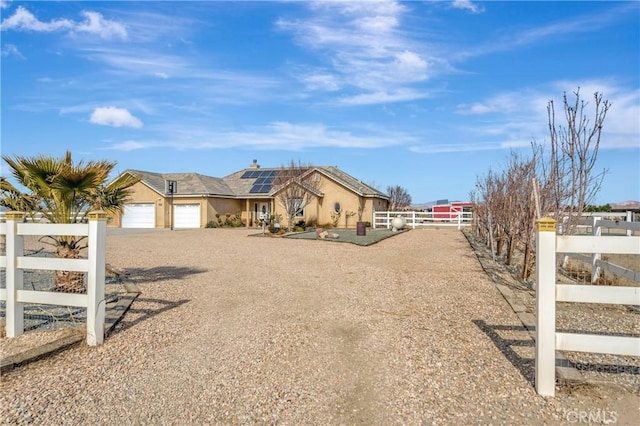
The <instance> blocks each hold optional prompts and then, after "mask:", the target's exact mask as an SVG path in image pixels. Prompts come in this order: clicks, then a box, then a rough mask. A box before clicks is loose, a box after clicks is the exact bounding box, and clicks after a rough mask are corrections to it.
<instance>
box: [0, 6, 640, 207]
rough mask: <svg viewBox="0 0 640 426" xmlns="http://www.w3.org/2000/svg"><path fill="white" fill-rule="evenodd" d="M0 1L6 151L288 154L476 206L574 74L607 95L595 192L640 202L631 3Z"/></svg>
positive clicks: (164, 159)
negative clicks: (484, 182) (482, 184)
mask: <svg viewBox="0 0 640 426" xmlns="http://www.w3.org/2000/svg"><path fill="white" fill-rule="evenodd" d="M0 5H1V9H0V13H1V14H2V15H1V24H0V25H1V33H0V35H1V37H2V43H1V45H2V56H1V61H2V67H1V73H2V74H1V81H2V93H1V97H2V110H1V119H2V121H1V127H2V134H1V136H2V145H1V151H2V154H8V155H24V156H32V155H36V154H50V155H62V154H63V153H64V152H65V151H66V150H71V151H72V153H73V155H74V157H75V158H76V159H77V160H80V159H83V160H101V159H109V160H115V161H117V162H118V166H117V170H118V171H119V172H121V171H124V170H126V169H129V168H133V169H141V170H147V171H153V172H198V173H202V174H207V175H210V176H216V177H222V176H225V175H227V174H229V173H232V172H235V171H237V170H240V169H242V168H244V167H247V166H248V165H249V164H250V163H251V162H252V160H253V159H257V160H258V163H259V164H260V165H262V166H263V167H277V166H281V165H284V164H287V163H289V162H290V161H291V160H295V161H301V162H303V163H310V164H314V165H333V166H338V167H339V168H340V169H342V170H344V171H346V172H347V173H350V174H351V175H353V176H355V177H357V178H359V179H361V180H362V181H364V182H367V183H369V184H373V185H374V186H376V187H378V188H379V189H381V190H382V191H386V188H387V186H390V185H394V186H395V185H400V186H403V187H405V188H406V189H407V190H408V191H409V193H410V194H411V196H412V198H413V201H414V203H422V202H427V201H433V200H436V199H443V198H448V199H450V200H465V199H468V196H469V191H470V190H472V189H473V188H474V187H475V183H476V179H477V177H478V176H483V175H485V174H486V173H487V172H488V170H489V169H490V168H492V169H494V170H500V169H501V168H502V166H503V164H505V163H506V160H507V157H508V155H509V152H510V150H512V149H513V150H516V151H518V152H520V153H522V154H528V153H529V152H530V142H531V141H532V140H536V141H538V142H540V143H546V142H547V141H548V139H549V137H548V133H549V131H548V127H547V126H548V124H547V111H546V106H547V102H548V101H549V100H551V99H553V100H554V101H555V102H556V104H558V103H560V102H561V99H562V94H563V92H565V91H566V92H568V93H571V92H573V91H575V90H577V89H578V87H579V88H580V92H581V95H582V97H583V98H584V99H586V100H589V101H591V100H592V97H593V93H594V92H596V91H599V92H601V93H603V94H604V97H605V99H608V100H609V101H610V102H611V103H612V107H611V109H610V110H609V113H608V116H607V119H606V121H605V129H604V134H603V140H602V142H601V148H600V152H599V157H598V163H597V165H596V168H598V169H608V170H609V173H608V175H607V177H606V178H605V181H604V185H603V190H602V191H601V193H600V195H599V196H598V198H597V200H596V201H597V202H598V203H606V202H620V201H626V200H640V120H639V117H640V3H639V2H573V1H571V2H551V1H549V2H471V1H446V2H445V1H411V2H394V1H385V2H376V3H372V2H335V1H334V2H329V3H326V2H295V1H283V2H267V1H263V2H211V1H210V2H170V1H165V2H160V1H156V2H151V1H147V2H124V1H123V2H90V1H83V2H67V1H60V2H35V1H28V2H21V1H6V0H0ZM590 105H591V106H592V105H593V102H591V103H590ZM0 172H2V174H3V175H7V170H6V166H5V165H4V164H3V165H2V169H1V170H0Z"/></svg>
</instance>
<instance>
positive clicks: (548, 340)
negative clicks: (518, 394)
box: [535, 218, 640, 396]
mask: <svg viewBox="0 0 640 426" xmlns="http://www.w3.org/2000/svg"><path fill="white" fill-rule="evenodd" d="M556 253H617V254H640V237H638V236H600V235H597V236H579V235H571V236H568V235H556V221H555V220H553V219H550V218H544V219H541V220H540V221H539V222H538V231H537V234H536V254H537V261H536V363H535V386H536V391H537V392H538V393H539V394H540V395H545V396H554V395H555V381H556V379H555V366H556V350H563V351H579V352H594V353H605V354H614V355H628V356H638V357H640V338H638V337H628V336H607V335H593V334H579V333H559V332H556V302H573V303H607V304H623V305H640V288H639V287H616V286H592V285H574V284H558V283H557V282H556V269H557V267H556V265H557V264H556Z"/></svg>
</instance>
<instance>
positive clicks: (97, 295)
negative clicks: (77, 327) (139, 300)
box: [87, 211, 107, 346]
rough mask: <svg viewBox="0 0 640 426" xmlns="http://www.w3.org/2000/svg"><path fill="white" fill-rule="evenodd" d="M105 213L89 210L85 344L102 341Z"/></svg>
mask: <svg viewBox="0 0 640 426" xmlns="http://www.w3.org/2000/svg"><path fill="white" fill-rule="evenodd" d="M106 242H107V214H106V213H105V212H103V211H93V212H89V247H88V249H89V272H88V273H87V298H88V303H87V344H88V345H90V346H96V345H101V344H102V342H103V341H104V316H105V293H104V291H105V290H104V277H105V263H106V245H107V244H106Z"/></svg>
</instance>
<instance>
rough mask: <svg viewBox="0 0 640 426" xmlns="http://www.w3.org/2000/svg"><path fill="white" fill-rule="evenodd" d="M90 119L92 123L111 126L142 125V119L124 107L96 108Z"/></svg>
mask: <svg viewBox="0 0 640 426" xmlns="http://www.w3.org/2000/svg"><path fill="white" fill-rule="evenodd" d="M90 121H91V122H92V123H94V124H100V125H103V126H113V127H133V128H136V129H137V128H140V127H142V121H140V119H138V118H137V117H135V116H133V115H131V113H130V112H129V111H128V110H126V109H124V108H116V107H112V106H109V107H101V108H96V109H95V110H94V111H93V113H92V114H91V118H90Z"/></svg>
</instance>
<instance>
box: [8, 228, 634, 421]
mask: <svg viewBox="0 0 640 426" xmlns="http://www.w3.org/2000/svg"><path fill="white" fill-rule="evenodd" d="M250 233H251V232H250V231H246V230H226V229H215V230H209V229H202V230H189V231H174V232H158V233H145V234H139V235H110V236H109V238H108V241H107V245H108V248H107V262H108V263H109V264H111V265H113V266H115V267H117V268H119V269H124V270H126V271H127V272H128V273H129V274H130V278H131V279H132V280H133V281H135V282H136V283H137V284H138V286H139V287H140V289H141V290H142V294H141V295H140V297H139V298H138V299H137V300H136V302H135V303H134V305H133V307H132V310H130V311H129V312H128V313H127V314H126V316H125V318H124V320H123V322H121V323H120V324H119V326H118V328H117V330H116V332H115V333H114V334H113V335H111V336H110V337H109V338H108V339H107V340H106V343H105V344H104V345H102V346H100V347H95V348H90V347H86V346H82V347H77V348H74V349H71V350H68V351H65V352H62V353H60V354H57V355H55V356H53V357H50V358H47V359H43V360H41V361H38V362H36V363H32V364H29V365H26V366H24V367H21V368H19V369H16V370H14V371H12V372H10V373H9V374H6V375H5V376H3V377H2V382H1V384H0V389H1V395H2V396H0V419H1V420H2V422H3V423H9V424H12V423H29V422H33V423H35V424H47V425H49V424H119V425H120V424H194V423H195V424H203V423H205V424H256V423H257V424H322V425H325V424H363V425H373V424H460V423H462V424H543V423H546V424H556V423H567V424H572V423H573V424H575V421H572V420H573V419H574V414H575V415H576V416H577V415H578V414H580V413H582V412H585V413H592V412H593V413H595V412H601V411H602V412H604V414H605V415H607V413H610V412H615V416H616V420H618V422H619V423H618V424H632V423H633V422H635V421H640V416H638V411H637V408H632V409H630V410H628V409H627V408H628V407H629V404H632V407H637V403H638V399H637V396H634V395H628V394H626V393H624V392H622V391H621V390H619V389H605V391H602V389H594V388H591V387H579V388H575V389H570V390H569V391H564V392H560V394H559V395H558V396H557V397H556V398H553V399H545V398H542V397H539V396H538V395H537V394H536V393H535V391H534V388H533V385H532V382H533V342H532V341H531V339H530V338H529V336H528V334H527V332H526V331H524V330H523V327H522V324H521V323H520V322H519V321H518V318H517V316H516V315H515V314H514V313H513V312H512V311H511V309H510V307H509V305H508V304H507V303H506V301H505V300H504V299H503V298H502V296H501V295H500V294H499V292H498V291H497V289H496V288H495V286H494V285H493V283H492V282H491V281H490V280H489V279H488V278H487V276H486V274H485V273H484V272H483V270H482V268H481V266H480V264H479V263H478V260H477V258H476V257H475V255H474V253H473V251H472V250H471V249H470V247H469V244H468V243H467V241H466V239H465V238H464V236H463V235H462V234H461V233H460V232H459V231H455V230H414V231H410V232H406V233H403V234H401V235H398V236H396V237H393V238H390V239H387V240H384V241H382V242H380V243H378V244H376V245H373V246H370V247H359V246H354V245H350V244H340V243H327V242H322V243H319V242H316V241H304V240H293V239H282V238H262V237H249V236H248V235H249V234H250ZM629 398H631V399H629ZM634 404H635V405H634ZM576 418H577V417H576Z"/></svg>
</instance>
